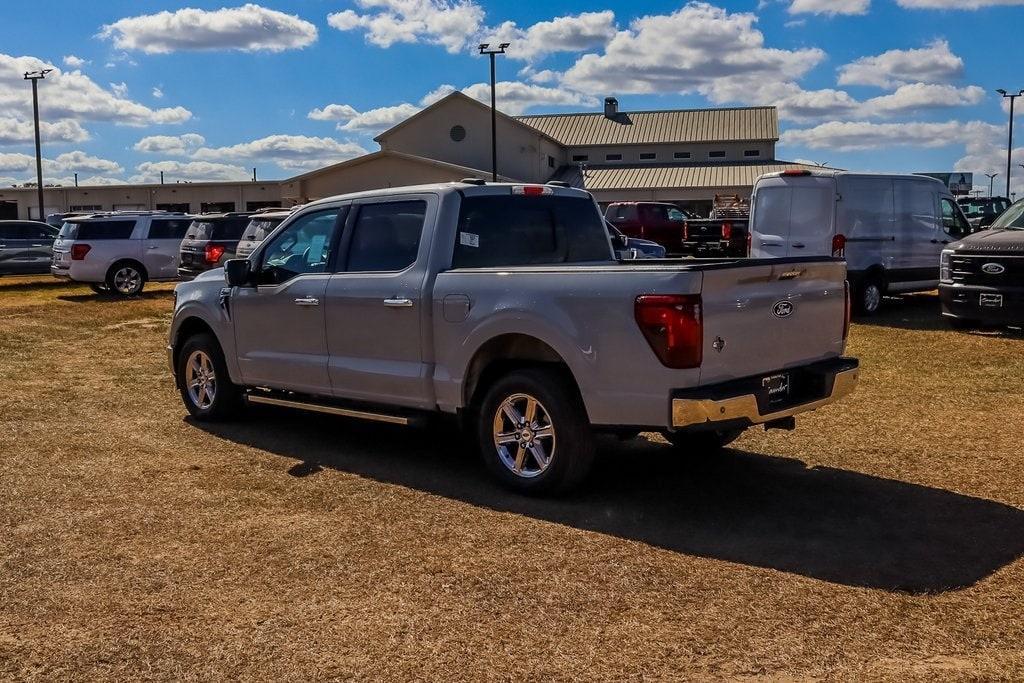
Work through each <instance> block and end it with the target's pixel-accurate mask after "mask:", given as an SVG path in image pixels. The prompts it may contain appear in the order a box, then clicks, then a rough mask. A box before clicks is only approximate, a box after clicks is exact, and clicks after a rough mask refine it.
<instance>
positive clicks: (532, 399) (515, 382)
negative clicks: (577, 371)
mask: <svg viewBox="0 0 1024 683" xmlns="http://www.w3.org/2000/svg"><path fill="white" fill-rule="evenodd" d="M477 421H478V423H477V440H478V443H479V448H480V454H481V456H482V457H483V459H484V464H485V465H486V466H487V468H488V469H489V470H490V472H491V473H492V474H493V475H494V476H495V477H497V479H498V480H499V481H500V482H501V483H503V484H504V485H505V486H507V487H508V488H511V489H513V490H515V491H519V492H520V493H527V494H542V493H556V492H564V491H568V490H570V489H572V488H573V487H575V486H577V485H579V483H580V482H582V481H583V479H584V478H585V477H586V476H587V474H588V473H589V471H590V468H591V465H592V464H593V461H594V437H593V433H592V432H591V429H590V423H589V421H588V419H587V414H586V410H585V409H584V407H583V402H582V401H581V400H580V398H579V396H578V394H577V393H576V391H575V390H574V389H573V388H572V387H571V386H570V384H569V382H568V381H567V380H566V379H565V378H563V377H562V376H561V375H560V374H559V373H556V372H550V371H545V370H540V369H533V368H531V369H525V370H517V371H514V372H511V373H509V374H508V375H506V376H505V377H503V378H501V379H500V380H498V381H497V382H496V383H495V384H494V385H493V386H492V387H491V388H490V389H489V390H488V391H487V393H486V395H485V396H484V399H483V401H482V403H481V404H480V410H479V413H478V415H477Z"/></svg>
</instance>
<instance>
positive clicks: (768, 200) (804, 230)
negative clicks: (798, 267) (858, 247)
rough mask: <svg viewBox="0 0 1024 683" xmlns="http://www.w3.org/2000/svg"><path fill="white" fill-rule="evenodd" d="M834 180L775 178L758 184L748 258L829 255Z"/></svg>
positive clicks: (834, 194) (833, 210) (814, 177)
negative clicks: (749, 256) (749, 255)
mask: <svg viewBox="0 0 1024 683" xmlns="http://www.w3.org/2000/svg"><path fill="white" fill-rule="evenodd" d="M835 201H836V193H835V181H834V180H833V179H832V178H831V177H822V176H809V175H808V176H774V177H770V178H762V179H761V180H759V181H758V183H757V187H756V189H755V193H754V208H753V215H752V216H751V221H752V223H751V225H752V228H751V245H750V247H751V256H754V257H761V258H778V257H783V256H831V255H832V235H833V233H834V229H833V216H834V214H835Z"/></svg>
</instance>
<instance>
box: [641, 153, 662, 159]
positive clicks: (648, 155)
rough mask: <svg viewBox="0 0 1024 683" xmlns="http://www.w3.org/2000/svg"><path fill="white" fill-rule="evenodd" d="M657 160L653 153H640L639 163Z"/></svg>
mask: <svg viewBox="0 0 1024 683" xmlns="http://www.w3.org/2000/svg"><path fill="white" fill-rule="evenodd" d="M657 158H658V155H657V154H655V153H654V152H641V153H640V161H650V160H652V159H657Z"/></svg>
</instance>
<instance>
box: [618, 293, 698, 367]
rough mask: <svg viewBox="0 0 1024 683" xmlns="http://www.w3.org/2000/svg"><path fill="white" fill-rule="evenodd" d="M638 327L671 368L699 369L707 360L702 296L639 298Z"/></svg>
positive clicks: (643, 296)
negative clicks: (704, 359) (703, 361)
mask: <svg viewBox="0 0 1024 683" xmlns="http://www.w3.org/2000/svg"><path fill="white" fill-rule="evenodd" d="M634 314H635V316H636V323H637V325H639V326H640V331H641V332H643V335H644V337H645V338H646V339H647V343H648V344H650V345H651V350H652V351H654V354H655V355H656V356H657V357H658V360H660V361H661V363H662V365H664V366H666V367H669V368H677V369H685V368H699V367H700V364H701V361H702V360H703V357H704V320H703V318H702V316H701V300H700V294H685V295H683V294H680V295H663V294H644V295H641V296H638V297H637V298H636V304H635V306H634Z"/></svg>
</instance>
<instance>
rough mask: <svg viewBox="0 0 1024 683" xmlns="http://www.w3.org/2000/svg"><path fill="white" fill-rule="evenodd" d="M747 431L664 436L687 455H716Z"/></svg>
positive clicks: (734, 430)
mask: <svg viewBox="0 0 1024 683" xmlns="http://www.w3.org/2000/svg"><path fill="white" fill-rule="evenodd" d="M745 431H746V429H744V428H740V429H728V430H722V431H711V432H663V433H662V436H664V437H665V439H666V440H667V441H668V442H669V443H670V444H672V446H673V447H674V448H675V449H676V450H678V451H680V452H682V453H685V454H686V455H696V456H706V455H714V454H716V453H718V452H719V451H721V450H722V449H723V448H725V447H726V446H728V445H729V444H731V443H732V442H733V441H735V440H736V439H738V438H740V435H741V434H743V432H745Z"/></svg>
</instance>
